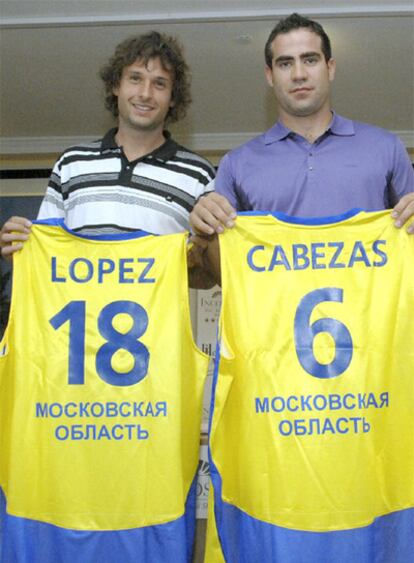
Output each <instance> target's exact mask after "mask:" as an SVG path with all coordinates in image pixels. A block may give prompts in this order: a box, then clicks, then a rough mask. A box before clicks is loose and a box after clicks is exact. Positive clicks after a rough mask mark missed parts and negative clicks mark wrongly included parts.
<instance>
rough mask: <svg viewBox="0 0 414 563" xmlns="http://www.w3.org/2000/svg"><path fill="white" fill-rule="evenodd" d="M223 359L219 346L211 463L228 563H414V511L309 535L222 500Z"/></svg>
mask: <svg viewBox="0 0 414 563" xmlns="http://www.w3.org/2000/svg"><path fill="white" fill-rule="evenodd" d="M219 358H220V350H219V346H218V345H217V351H216V361H215V366H214V374H213V385H212V395H211V409H210V419H209V448H208V459H209V466H210V476H211V481H212V484H213V489H214V519H215V525H216V528H217V534H218V538H219V542H220V545H221V550H222V554H223V558H224V559H225V561H226V563H252V562H256V561H257V562H259V561H260V562H262V561H263V562H266V563H413V561H414V559H413V553H414V544H413V538H414V508H408V509H406V510H400V511H397V512H393V513H391V514H387V515H384V516H379V517H378V518H376V519H375V520H374V521H373V523H372V524H370V525H368V526H364V527H361V528H353V529H349V530H339V531H325V532H308V531H303V530H292V529H289V528H283V527H281V526H276V525H274V524H270V523H268V522H264V521H261V520H259V519H257V518H254V517H252V516H249V515H248V514H246V513H245V512H243V511H242V510H241V509H240V508H238V507H236V506H234V505H231V504H229V503H227V502H224V501H223V499H222V478H221V475H220V473H219V471H218V469H217V467H216V465H215V464H214V461H213V457H212V454H211V442H210V439H211V424H212V418H213V414H214V407H215V401H214V398H215V390H216V386H217V380H218V377H219V364H220V359H219Z"/></svg>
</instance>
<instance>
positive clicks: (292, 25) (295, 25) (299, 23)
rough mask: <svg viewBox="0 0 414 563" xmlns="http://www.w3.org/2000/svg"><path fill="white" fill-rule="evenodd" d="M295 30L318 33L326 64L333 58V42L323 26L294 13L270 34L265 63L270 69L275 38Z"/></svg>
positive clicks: (277, 25) (281, 21)
mask: <svg viewBox="0 0 414 563" xmlns="http://www.w3.org/2000/svg"><path fill="white" fill-rule="evenodd" d="M294 29H308V30H309V31H312V32H313V33H316V35H319V37H320V38H321V43H322V53H323V54H324V57H325V60H326V62H328V61H329V59H331V58H332V49H331V42H330V40H329V37H328V35H327V34H326V32H325V30H324V29H323V27H322V26H321V24H319V23H318V22H316V21H313V20H310V19H309V18H305V17H304V16H301V15H299V14H296V13H294V14H291V15H290V16H288V17H287V18H284V19H283V20H280V21H279V23H277V24H276V25H275V27H274V28H273V29H272V31H271V32H270V35H269V37H268V40H267V41H266V45H265V61H266V64H267V66H268V67H269V68H272V43H273V41H274V39H275V37H276V36H277V35H280V34H282V33H289V32H290V31H293V30H294Z"/></svg>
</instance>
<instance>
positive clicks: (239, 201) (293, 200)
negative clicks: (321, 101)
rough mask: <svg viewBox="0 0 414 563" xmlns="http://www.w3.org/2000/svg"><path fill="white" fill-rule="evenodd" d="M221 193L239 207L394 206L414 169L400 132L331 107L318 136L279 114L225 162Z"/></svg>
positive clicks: (304, 211) (412, 186)
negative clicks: (291, 126) (342, 114)
mask: <svg viewBox="0 0 414 563" xmlns="http://www.w3.org/2000/svg"><path fill="white" fill-rule="evenodd" d="M215 190H216V192H218V193H220V194H223V195H224V196H226V197H227V198H228V200H229V201H230V203H231V204H232V205H233V207H235V209H236V210H238V211H251V210H254V211H259V210H261V211H282V212H284V213H287V214H288V215H293V216H297V217H319V216H323V215H337V214H340V213H344V212H345V211H347V210H349V209H351V208H355V207H359V208H362V209H365V210H366V211H376V210H380V209H388V208H390V207H393V206H394V205H395V203H396V202H397V201H398V200H399V199H400V198H401V197H402V196H403V195H404V194H407V193H409V192H412V191H414V172H413V167H412V165H411V162H410V159H409V157H408V154H407V151H406V150H405V148H404V146H403V144H402V143H401V141H400V140H399V139H398V137H396V136H395V135H394V134H392V133H390V132H388V131H385V130H384V129H380V128H378V127H374V126H372V125H367V124H365V123H359V122H357V121H351V120H349V119H345V118H343V117H340V116H339V115H336V114H335V113H334V114H333V118H332V122H331V124H330V126H329V127H328V129H327V131H326V132H325V133H324V134H323V135H322V136H321V137H319V138H318V139H317V140H316V141H315V142H314V143H312V144H311V143H309V142H308V141H307V140H306V139H305V138H303V137H302V136H300V135H298V134H296V133H294V132H293V131H290V130H289V129H287V128H286V127H285V126H284V125H283V124H282V123H281V122H280V121H279V122H277V123H276V125H274V126H273V127H272V128H271V129H269V130H268V131H266V132H265V133H263V134H262V135H259V136H258V137H256V138H254V139H252V140H251V141H249V142H247V143H245V144H244V145H242V146H240V147H238V148H236V149H234V150H232V151H231V152H229V153H228V154H226V156H225V157H224V158H223V159H222V161H221V162H220V166H219V170H218V173H217V177H216V180H215Z"/></svg>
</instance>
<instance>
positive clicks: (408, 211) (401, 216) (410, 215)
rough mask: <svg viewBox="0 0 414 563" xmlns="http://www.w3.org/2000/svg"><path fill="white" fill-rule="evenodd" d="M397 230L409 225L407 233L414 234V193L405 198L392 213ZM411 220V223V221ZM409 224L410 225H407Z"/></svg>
mask: <svg viewBox="0 0 414 563" xmlns="http://www.w3.org/2000/svg"><path fill="white" fill-rule="evenodd" d="M391 215H392V217H393V218H394V219H395V221H394V224H395V226H396V227H397V228H400V227H402V226H403V225H407V232H408V233H409V234H410V235H413V234H414V220H413V219H414V192H413V193H411V194H406V195H405V196H403V197H402V198H401V199H400V201H399V202H398V203H397V205H396V206H395V207H394V209H393V210H392V213H391ZM410 219H411V221H410ZM407 222H408V224H407Z"/></svg>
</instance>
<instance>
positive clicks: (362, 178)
mask: <svg viewBox="0 0 414 563" xmlns="http://www.w3.org/2000/svg"><path fill="white" fill-rule="evenodd" d="M265 59H266V66H265V74H266V78H267V81H268V83H269V85H270V86H271V87H272V89H273V91H274V94H275V98H276V102H277V106H278V112H279V120H278V122H277V123H276V124H275V125H274V126H273V127H272V128H271V129H269V130H268V131H266V132H265V133H264V134H262V135H260V136H259V137H256V138H254V139H252V140H251V141H249V142H247V143H246V144H244V145H242V146H240V147H238V148H236V149H234V150H233V151H231V152H230V153H228V154H227V155H226V156H225V157H224V158H223V159H222V161H221V163H220V166H219V170H218V173H217V178H216V180H215V182H214V187H215V192H214V193H211V194H209V195H206V197H202V198H201V199H200V201H199V202H198V203H197V205H196V206H195V208H194V210H193V212H192V214H191V223H192V226H193V228H194V231H195V232H197V233H199V234H206V235H211V234H213V233H214V232H217V233H220V232H222V231H223V230H224V228H226V227H231V226H232V224H233V221H234V217H235V210H237V211H250V210H264V211H281V212H284V213H287V214H289V215H294V216H299V217H318V216H323V215H336V214H340V213H343V212H345V211H347V210H348V209H350V208H353V207H358V208H363V209H365V210H366V211H374V210H380V209H387V208H392V207H393V208H394V209H393V212H392V215H393V217H394V218H395V224H396V226H397V227H401V226H402V225H404V224H405V225H406V226H407V229H408V231H409V232H410V233H414V223H413V222H410V221H409V219H410V217H412V216H413V215H414V175H413V169H412V166H411V163H410V160H409V158H408V154H407V152H406V150H405V149H404V147H403V145H402V143H401V142H400V140H399V139H398V138H397V137H396V136H395V135H393V134H392V133H389V132H388V131H385V130H383V129H380V128H378V127H374V126H371V125H367V124H364V123H358V122H356V121H351V120H350V119H346V118H344V117H341V116H339V115H337V114H336V113H335V112H333V111H332V109H331V101H330V90H331V83H332V81H333V80H334V77H335V68H336V64H335V60H334V59H333V58H332V57H331V48H330V42H329V38H328V36H327V35H326V33H325V31H324V30H323V28H322V26H321V25H320V24H318V23H317V22H314V21H312V20H309V19H308V18H305V17H302V16H300V15H298V14H292V15H291V16H289V17H288V18H286V19H284V20H282V21H280V22H279V23H278V24H277V25H276V26H275V28H274V29H273V30H272V32H271V33H270V36H269V39H268V41H267V43H266V48H265Z"/></svg>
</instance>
